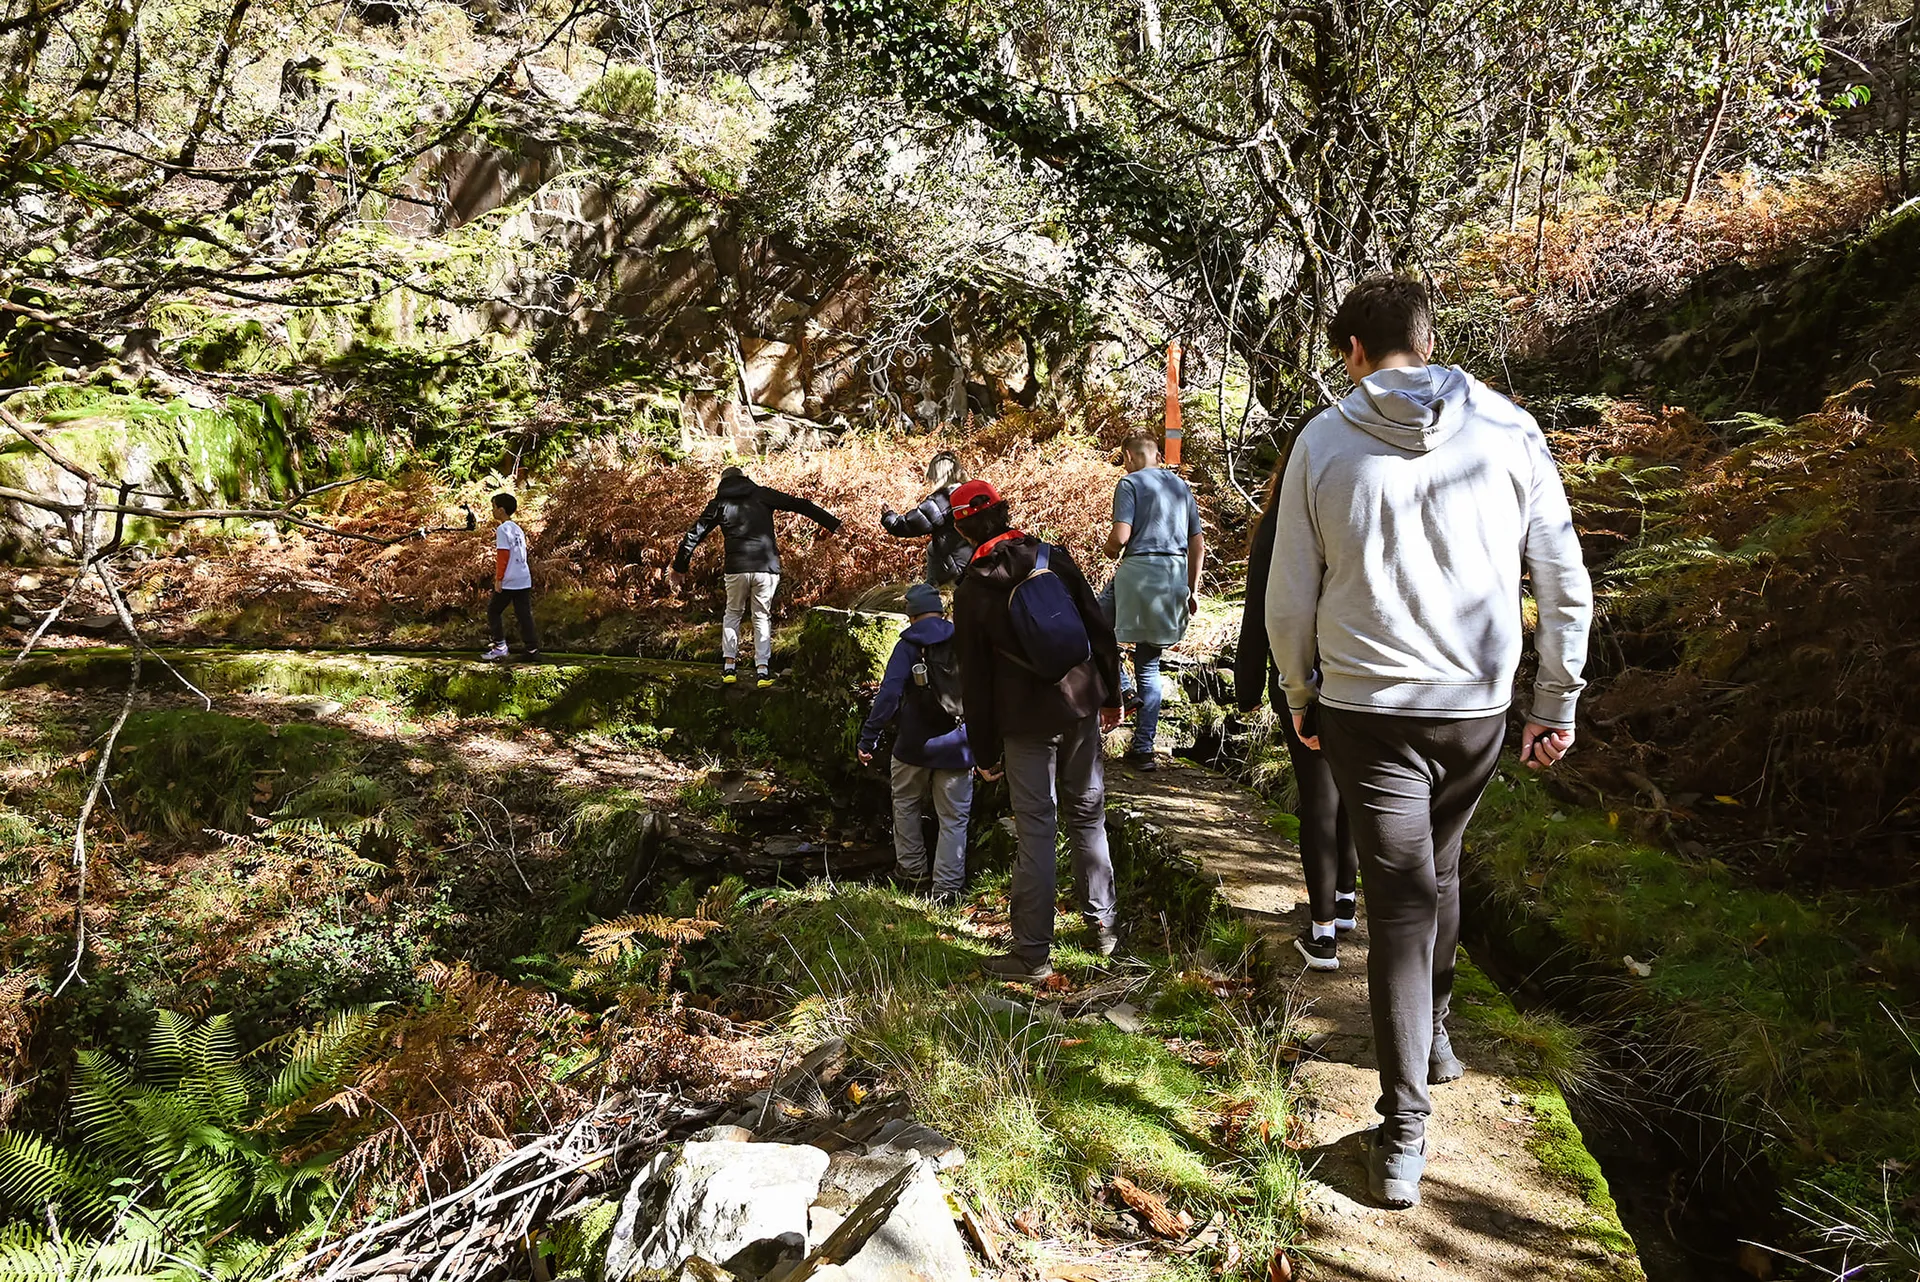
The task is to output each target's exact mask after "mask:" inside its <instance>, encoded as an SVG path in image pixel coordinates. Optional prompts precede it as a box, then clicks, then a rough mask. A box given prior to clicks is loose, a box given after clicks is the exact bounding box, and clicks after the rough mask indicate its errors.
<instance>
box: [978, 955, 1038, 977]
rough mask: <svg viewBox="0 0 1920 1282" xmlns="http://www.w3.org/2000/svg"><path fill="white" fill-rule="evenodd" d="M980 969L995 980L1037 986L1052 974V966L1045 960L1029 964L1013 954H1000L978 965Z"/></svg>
mask: <svg viewBox="0 0 1920 1282" xmlns="http://www.w3.org/2000/svg"><path fill="white" fill-rule="evenodd" d="M980 969H981V970H984V971H986V972H987V974H989V975H991V976H993V977H994V978H995V979H1010V980H1013V981H1015V982H1017V983H1021V984H1037V983H1039V982H1040V981H1042V980H1044V979H1046V978H1047V977H1048V976H1050V975H1052V974H1053V964H1052V963H1051V962H1049V961H1047V960H1046V959H1045V958H1042V959H1041V960H1039V961H1037V962H1030V961H1027V960H1025V959H1024V958H1022V957H1020V956H1019V955H1018V954H1015V953H1002V954H1001V955H1000V956H998V957H989V958H987V959H986V960H985V961H984V962H981V963H980Z"/></svg>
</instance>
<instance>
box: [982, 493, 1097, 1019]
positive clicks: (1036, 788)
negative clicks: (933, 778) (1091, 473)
mask: <svg viewBox="0 0 1920 1282" xmlns="http://www.w3.org/2000/svg"><path fill="white" fill-rule="evenodd" d="M953 510H954V519H955V521H956V522H957V523H958V524H959V527H960V533H961V534H963V535H965V536H966V538H967V541H968V542H970V543H972V544H973V545H974V547H975V552H974V554H973V560H972V562H971V563H970V564H969V565H968V566H967V573H966V575H965V577H963V578H962V579H961V580H960V586H959V587H957V588H955V589H954V593H953V643H954V649H955V650H956V652H957V653H958V655H959V659H960V687H961V702H962V703H963V704H964V705H965V707H966V714H967V716H966V722H967V743H968V746H969V747H971V748H972V749H973V759H974V762H975V763H976V765H977V766H978V767H979V770H980V775H981V777H982V778H983V779H987V780H993V779H998V778H1000V777H1001V776H1002V775H1005V776H1006V780H1007V792H1008V795H1009V797H1010V799H1011V801H1012V803H1013V821H1014V829H1015V834H1016V836H1017V837H1018V838H1019V844H1020V849H1019V853H1018V854H1017V855H1016V856H1015V861H1014V868H1013V887H1012V891H1011V894H1010V898H1011V901H1012V902H1011V904H1010V906H1009V907H1010V916H1011V918H1012V926H1013V948H1012V950H1011V951H1010V952H1008V953H1007V955H1006V956H1004V957H995V958H992V959H990V960H989V961H988V962H987V963H986V968H987V970H988V971H989V972H991V973H992V974H994V975H997V976H1000V977H1001V978H1004V979H1019V980H1025V981H1028V982H1035V981H1038V980H1043V979H1045V978H1046V977H1047V976H1049V975H1051V974H1052V973H1053V966H1052V963H1051V961H1050V957H1051V954H1052V952H1053V905H1054V898H1055V873H1054V841H1055V836H1056V834H1057V832H1058V828H1059V821H1060V819H1061V817H1062V812H1064V815H1065V818H1066V822H1067V845H1068V847H1069V849H1070V850H1071V851H1072V852H1073V880H1074V889H1075V891H1076V892H1077V898H1078V899H1079V901H1080V912H1081V915H1082V916H1083V917H1085V918H1086V922H1087V928H1088V931H1089V935H1090V938H1089V941H1088V945H1087V946H1088V948H1089V949H1091V950H1092V951H1093V952H1096V953H1099V954H1100V955H1101V956H1102V957H1107V956H1111V955H1112V953H1113V950H1114V947H1115V945H1116V944H1117V943H1118V939H1119V937H1118V935H1117V934H1116V933H1115V929H1114V923H1115V906H1114V889H1113V860H1112V857H1111V855H1110V854H1109V852H1108V850H1107V827H1106V822H1107V820H1106V807H1107V791H1106V778H1105V775H1104V773H1103V771H1102V767H1101V763H1100V736H1101V732H1102V731H1104V730H1111V729H1113V728H1114V727H1115V726H1117V725H1119V724H1120V649H1119V647H1118V646H1117V645H1115V644H1114V640H1113V627H1112V625H1111V624H1109V623H1108V622H1107V621H1106V617H1105V616H1104V615H1102V614H1101V612H1100V603H1099V600H1098V599H1097V598H1096V597H1095V596H1094V594H1093V589H1092V588H1091V587H1089V586H1088V585H1087V580H1086V576H1085V575H1084V574H1082V573H1081V572H1080V567H1079V566H1077V565H1075V564H1074V562H1073V558H1072V557H1071V556H1070V555H1068V553H1067V550H1066V549H1065V548H1063V547H1060V546H1058V545H1051V546H1050V547H1049V549H1048V552H1047V568H1048V569H1049V570H1050V571H1051V572H1052V573H1054V574H1056V575H1058V576H1059V578H1060V581H1061V583H1062V584H1064V585H1065V587H1066V589H1067V591H1068V593H1069V594H1071V596H1072V597H1073V602H1074V606H1075V608H1076V610H1077V612H1078V613H1079V615H1080V619H1081V622H1082V623H1083V624H1084V625H1085V626H1086V630H1087V639H1088V641H1089V642H1090V643H1091V648H1092V654H1091V655H1090V656H1089V657H1088V658H1087V659H1086V660H1085V661H1084V662H1082V663H1081V664H1080V665H1079V666H1078V667H1076V668H1074V669H1073V670H1072V671H1071V672H1069V673H1067V675H1066V676H1064V677H1062V678H1060V680H1058V681H1053V682H1049V681H1044V680H1042V679H1041V678H1040V677H1039V676H1038V675H1037V674H1035V673H1034V672H1032V671H1031V670H1029V669H1028V668H1027V667H1026V666H1025V665H1024V663H1023V662H1022V661H1021V660H1020V659H1018V658H1016V657H1013V656H1018V655H1020V654H1021V653H1022V650H1021V645H1020V640H1019V638H1018V636H1016V635H1015V633H1014V630H1013V624H1012V622H1011V620H1010V618H1009V616H1008V608H1007V603H1008V598H1009V597H1010V596H1011V595H1012V593H1013V589H1014V587H1015V585H1017V584H1018V583H1019V582H1020V581H1021V580H1022V579H1025V578H1026V577H1027V576H1028V575H1029V574H1031V573H1033V569H1034V565H1035V562H1036V561H1037V560H1038V557H1039V553H1040V548H1041V546H1042V544H1041V542H1040V540H1039V539H1037V538H1034V537H1033V536H1032V535H1030V534H1026V533H1024V532H1022V531H1020V530H1016V529H1014V528H1013V527H1012V525H1011V524H1010V522H1009V519H1008V513H1007V505H1006V502H1005V500H1003V499H1002V498H1001V497H1000V495H999V492H998V491H996V490H995V489H994V488H993V486H991V485H989V484H987V483H986V482H985V481H968V482H967V483H966V484H965V485H962V486H960V487H959V488H958V489H956V490H955V491H954V492H953Z"/></svg>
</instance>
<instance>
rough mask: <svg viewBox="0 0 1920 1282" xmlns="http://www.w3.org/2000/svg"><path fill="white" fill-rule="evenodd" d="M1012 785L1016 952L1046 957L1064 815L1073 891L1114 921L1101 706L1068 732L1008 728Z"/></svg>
mask: <svg viewBox="0 0 1920 1282" xmlns="http://www.w3.org/2000/svg"><path fill="white" fill-rule="evenodd" d="M1004 764H1005V766H1006V771H1007V790H1008V793H1009V794H1010V796H1011V798H1012V801H1013V823H1014V832H1015V834H1016V835H1017V836H1018V837H1019V841H1020V850H1019V853H1018V854H1017V855H1015V857H1014V864H1013V892H1012V894H1013V906H1012V919H1013V952H1014V955H1015V956H1017V957H1019V958H1021V959H1022V960H1024V961H1042V960H1044V959H1045V958H1046V957H1047V956H1048V955H1049V954H1051V953H1052V951H1053V905H1054V899H1055V898H1056V896H1057V894H1058V874H1057V872H1056V870H1055V860H1054V843H1055V841H1056V840H1057V839H1058V833H1059V828H1060V823H1061V821H1062V820H1064V821H1065V823H1066V828H1067V847H1068V849H1069V850H1070V851H1071V852H1072V855H1073V885H1074V898H1075V899H1076V900H1077V901H1078V903H1079V907H1080V913H1081V915H1082V916H1083V917H1085V918H1086V919H1087V920H1088V921H1089V922H1098V923H1099V924H1100V925H1102V926H1109V927H1110V926H1112V925H1113V922H1114V900H1113V859H1112V856H1111V855H1109V854H1108V852H1107V781H1106V775H1105V772H1104V771H1103V769H1102V767H1101V764H1100V714H1099V713H1097V712H1096V713H1094V714H1093V715H1091V716H1089V717H1087V718H1086V719H1085V720H1084V721H1082V722H1081V723H1080V724H1079V725H1077V726H1075V727H1074V728H1073V729H1072V730H1069V731H1067V732H1066V733H1065V734H1057V735H1052V736H1049V737H1046V738H1024V737H1015V736H1013V735H1009V736H1007V740H1006V744H1005V752H1004Z"/></svg>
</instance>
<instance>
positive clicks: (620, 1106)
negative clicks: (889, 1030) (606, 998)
mask: <svg viewBox="0 0 1920 1282" xmlns="http://www.w3.org/2000/svg"><path fill="white" fill-rule="evenodd" d="M717 1111H718V1109H717V1108H716V1107H712V1106H697V1105H694V1104H691V1103H689V1102H688V1101H686V1100H683V1099H681V1098H679V1097H678V1096H676V1095H673V1094H671V1093H669V1092H665V1091H628V1092H624V1093H622V1094H620V1095H618V1096H616V1097H614V1098H612V1099H609V1100H607V1101H604V1102H603V1103H601V1104H600V1105H599V1106H598V1107H596V1108H595V1109H593V1110H592V1111H591V1112H589V1113H587V1114H585V1115H584V1116H582V1117H581V1118H579V1119H578V1120H577V1121H575V1122H574V1123H573V1124H572V1125H570V1126H568V1127H567V1128H566V1129H565V1130H564V1131H560V1132H558V1133H556V1134H552V1135H543V1136H541V1137H540V1138H538V1139H536V1140H534V1141H532V1142H531V1143H529V1144H527V1145H525V1146H523V1147H521V1148H519V1149H516V1150H515V1151H514V1152H512V1153H510V1154H508V1155H507V1156H506V1157H504V1158H502V1159H501V1160H500V1161H498V1162H495V1163H494V1164H493V1165H492V1166H490V1167H488V1168H487V1169H486V1170H485V1171H482V1172H481V1173H480V1174H479V1175H478V1176H477V1177H475V1178H474V1180H473V1181H472V1182H471V1183H469V1184H467V1185H466V1186H465V1187H463V1188H461V1189H458V1190H456V1191H455V1192H452V1193H448V1194H446V1195H445V1196H443V1197H438V1198H435V1199H433V1200H432V1201H429V1202H427V1203H426V1204H425V1205H423V1206H420V1207H417V1208H415V1209H414V1210H411V1211H408V1212H407V1213H406V1214H404V1215H400V1216H396V1217H395V1218H393V1219H390V1220H384V1221H382V1222H380V1223H377V1224H370V1225H367V1226H366V1227H364V1228H362V1229H360V1230H358V1231H357V1232H355V1233H353V1234H352V1235H350V1236H348V1237H346V1238H344V1239H342V1240H340V1241H337V1242H332V1243H323V1244H322V1245H321V1246H319V1247H317V1248H316V1249H314V1250H313V1251H311V1252H309V1253H308V1254H307V1255H305V1256H303V1257H301V1258H300V1259H298V1260H295V1261H294V1262H293V1263H292V1264H289V1265H288V1266H287V1267H286V1268H284V1269H282V1270H281V1271H280V1272H279V1273H278V1274H276V1275H275V1276H274V1278H273V1279H272V1282H282V1280H283V1279H289V1278H293V1277H312V1278H317V1279H319V1282H374V1280H376V1279H391V1280H392V1282H400V1279H423V1280H424V1282H482V1280H483V1279H489V1278H498V1277H503V1276H505V1275H506V1272H507V1269H508V1265H509V1263H510V1262H511V1260H512V1259H513V1257H514V1256H515V1255H517V1254H518V1253H519V1252H520V1251H521V1250H522V1249H524V1248H525V1246H526V1244H527V1242H528V1235H529V1234H530V1233H532V1232H533V1231H534V1230H535V1229H537V1228H539V1227H540V1226H541V1225H543V1224H546V1223H547V1222H549V1221H550V1220H552V1219H553V1218H554V1217H555V1216H557V1215H559V1214H560V1213H561V1212H563V1211H566V1210H567V1209H569V1208H571V1207H573V1206H576V1205H578V1204H579V1203H581V1202H582V1201H584V1200H586V1199H587V1198H588V1197H591V1196H597V1195H599V1194H600V1193H601V1192H603V1191H604V1190H605V1189H607V1188H611V1187H613V1185H614V1183H615V1181H616V1180H617V1178H618V1177H619V1174H620V1173H621V1172H622V1171H624V1170H627V1169H628V1165H627V1164H626V1163H625V1162H624V1161H623V1159H625V1158H629V1157H632V1156H634V1155H636V1154H639V1153H642V1152H645V1151H647V1150H649V1149H652V1148H654V1147H655V1146H657V1145H658V1144H660V1143H662V1142H663V1141H664V1140H665V1139H666V1138H667V1136H668V1135H669V1134H671V1133H672V1132H673V1131H674V1130H675V1129H676V1128H678V1127H683V1126H685V1125H687V1124H690V1123H693V1122H698V1121H702V1120H705V1119H709V1118H711V1117H712V1116H713V1115H714V1113H716V1112H717ZM535 1275H536V1276H539V1275H540V1271H539V1270H538V1269H537V1268H536V1272H535Z"/></svg>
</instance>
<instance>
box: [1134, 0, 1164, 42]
mask: <svg viewBox="0 0 1920 1282" xmlns="http://www.w3.org/2000/svg"><path fill="white" fill-rule="evenodd" d="M1163 44H1164V37H1163V36H1162V34H1161V23H1160V0H1140V51H1141V52H1142V53H1159V52H1160V50H1161V47H1162V45H1163Z"/></svg>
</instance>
